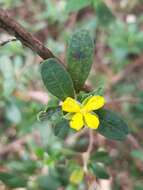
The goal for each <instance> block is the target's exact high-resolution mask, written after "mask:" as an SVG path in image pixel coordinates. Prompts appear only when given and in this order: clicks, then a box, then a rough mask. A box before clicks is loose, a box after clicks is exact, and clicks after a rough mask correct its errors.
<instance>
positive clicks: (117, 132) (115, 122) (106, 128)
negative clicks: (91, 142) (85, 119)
mask: <svg viewBox="0 0 143 190" xmlns="http://www.w3.org/2000/svg"><path fill="white" fill-rule="evenodd" d="M96 113H97V114H98V116H99V120H100V126H99V128H98V129H97V131H98V132H99V133H100V134H101V135H103V136H105V137H107V138H109V139H113V140H120V141H122V140H124V139H125V138H126V135H128V133H129V130H128V126H127V124H126V123H125V122H124V121H123V119H122V118H121V117H120V116H118V115H117V114H116V113H114V112H112V111H110V110H106V109H101V110H99V111H96Z"/></svg>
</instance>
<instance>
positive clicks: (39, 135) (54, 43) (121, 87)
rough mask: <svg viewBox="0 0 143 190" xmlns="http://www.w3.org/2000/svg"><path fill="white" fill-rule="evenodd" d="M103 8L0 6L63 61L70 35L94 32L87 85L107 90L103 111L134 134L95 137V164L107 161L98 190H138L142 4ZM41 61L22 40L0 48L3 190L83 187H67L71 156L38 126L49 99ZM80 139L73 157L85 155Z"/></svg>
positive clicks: (74, 1)
mask: <svg viewBox="0 0 143 190" xmlns="http://www.w3.org/2000/svg"><path fill="white" fill-rule="evenodd" d="M104 2H105V3H100V1H99V0H41V1H38V0H0V6H1V8H4V9H7V10H8V11H9V14H11V16H12V17H13V18H14V19H16V20H17V21H18V22H19V23H21V24H22V25H23V26H24V27H25V28H26V29H27V30H28V31H30V32H32V33H33V34H34V35H35V36H36V37H37V38H38V39H39V40H41V41H42V42H43V43H44V44H45V46H47V47H48V48H49V49H51V50H52V52H54V54H56V55H57V56H58V57H59V58H60V59H61V60H62V61H64V60H65V50H66V44H67V40H68V38H69V37H70V36H71V34H72V32H73V31H74V30H76V29H79V28H86V29H88V30H89V31H90V32H91V34H92V36H93V38H94V39H95V44H96V48H95V59H94V64H93V68H92V71H91V73H90V77H89V79H88V81H87V84H89V85H91V86H93V87H94V88H95V89H96V88H99V87H101V88H103V89H104V91H105V97H106V99H107V102H108V104H107V107H109V108H110V109H112V110H115V111H117V112H119V113H121V114H122V115H123V116H124V119H125V121H126V122H127V123H128V125H129V128H130V131H131V135H129V137H128V139H127V140H126V141H124V142H114V141H110V140H107V139H105V138H103V137H102V136H99V135H96V139H95V141H96V142H95V147H94V148H95V150H94V151H95V153H97V152H98V150H104V153H106V154H103V155H100V154H97V155H96V154H95V156H94V157H93V158H92V161H93V162H94V161H96V159H99V162H104V163H105V164H106V166H107V170H108V173H109V175H110V176H111V177H110V178H109V179H106V180H103V179H99V180H98V182H97V183H98V184H99V187H98V188H99V190H143V140H142V136H143V135H142V134H143V55H142V52H143V1H142V0H132V1H131V0H118V1H115V0H106V1H104ZM7 39H11V36H9V35H8V34H7V33H6V32H4V31H3V30H2V29H0V42H3V41H5V40H7ZM41 61H42V60H41V58H39V57H38V56H37V55H36V54H35V53H34V52H32V51H31V50H30V49H28V48H26V47H23V45H22V44H21V43H20V42H19V41H15V42H10V43H8V44H6V45H4V46H0V92H1V93H0V190H6V189H10V190H11V189H17V190H18V189H19V190H27V189H28V190H76V189H77V190H84V189H86V187H85V182H84V181H83V182H81V183H79V184H78V185H75V184H72V183H71V182H70V180H69V176H70V174H71V173H72V171H74V170H75V169H78V167H79V166H80V163H79V161H78V159H77V157H76V154H75V153H73V152H72V150H71V149H69V148H67V146H66V143H67V141H63V140H60V139H58V138H56V137H55V136H54V135H53V134H52V133H51V130H50V127H49V124H48V123H47V122H39V121H38V120H37V114H38V112H39V111H41V110H42V109H43V105H46V104H47V102H48V100H49V99H50V95H49V94H48V93H47V91H46V89H45V88H44V86H43V83H42V81H41V76H40V72H39V70H40V68H39V63H40V62H41ZM81 140H84V142H82V141H81V142H80V139H78V140H77V142H75V144H76V148H77V146H78V145H79V147H78V148H77V149H78V150H76V151H77V152H82V151H83V150H85V144H86V143H85V142H86V141H88V139H87V136H86V135H85V136H84V138H82V139H81ZM79 142H80V143H79ZM78 143H79V144H78ZM73 149H74V148H73ZM103 172H104V174H105V176H106V173H105V171H103ZM61 174H62V175H61ZM105 178H106V177H105ZM86 190H87V189H86Z"/></svg>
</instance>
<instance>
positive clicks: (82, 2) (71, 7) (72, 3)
mask: <svg viewBox="0 0 143 190" xmlns="http://www.w3.org/2000/svg"><path fill="white" fill-rule="evenodd" d="M91 1H92V0H78V1H77V0H68V1H67V4H66V11H67V12H68V13H70V12H75V11H78V10H80V9H83V8H85V7H87V6H89V5H91Z"/></svg>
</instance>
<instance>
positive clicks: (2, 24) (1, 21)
mask: <svg viewBox="0 0 143 190" xmlns="http://www.w3.org/2000/svg"><path fill="white" fill-rule="evenodd" d="M0 28H3V29H4V30H6V31H7V32H8V33H9V34H10V35H12V36H15V37H16V38H17V39H18V40H20V41H21V43H22V44H23V45H25V46H26V47H28V48H30V49H32V50H33V51H34V52H36V53H37V54H38V55H39V56H40V57H41V58H42V59H48V58H52V57H55V56H54V55H53V53H52V52H51V51H50V50H49V49H48V48H46V47H45V46H44V45H43V44H42V42H40V41H39V40H38V39H37V38H36V37H35V36H33V35H32V34H31V33H29V32H27V31H26V29H25V28H24V27H22V26H21V25H20V24H19V23H18V22H16V21H15V20H14V19H13V18H11V17H10V15H9V14H8V13H7V12H6V11H5V10H3V9H1V8H0Z"/></svg>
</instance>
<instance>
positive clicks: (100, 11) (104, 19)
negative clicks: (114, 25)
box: [93, 0, 115, 26]
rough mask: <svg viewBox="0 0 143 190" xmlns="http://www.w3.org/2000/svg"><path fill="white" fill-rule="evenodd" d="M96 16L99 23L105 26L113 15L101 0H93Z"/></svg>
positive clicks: (112, 18) (111, 19)
mask: <svg viewBox="0 0 143 190" xmlns="http://www.w3.org/2000/svg"><path fill="white" fill-rule="evenodd" d="M93 6H94V7H95V11H96V16H97V19H98V22H99V24H100V25H103V26H107V25H108V24H109V23H111V22H112V21H113V20H114V19H115V17H114V15H113V13H112V12H111V10H110V9H109V8H108V7H107V5H106V3H105V2H104V1H103V0H96V1H94V0H93Z"/></svg>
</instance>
